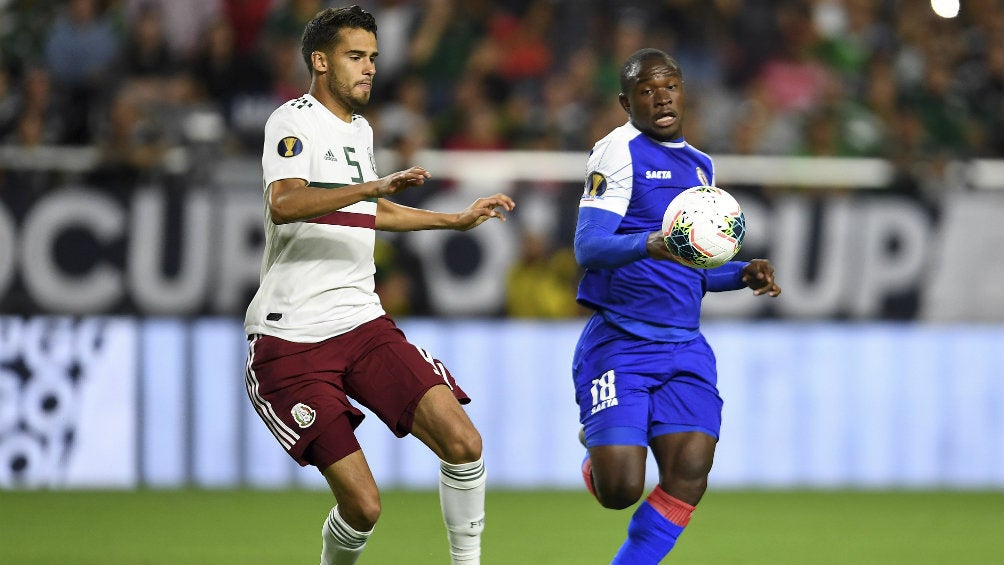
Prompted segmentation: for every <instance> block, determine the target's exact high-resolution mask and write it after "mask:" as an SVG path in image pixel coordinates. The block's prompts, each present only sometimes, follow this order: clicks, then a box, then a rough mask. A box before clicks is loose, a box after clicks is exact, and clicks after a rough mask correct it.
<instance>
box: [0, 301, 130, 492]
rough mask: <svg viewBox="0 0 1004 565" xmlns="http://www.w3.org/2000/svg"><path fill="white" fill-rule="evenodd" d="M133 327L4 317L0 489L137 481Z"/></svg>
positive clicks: (117, 322)
mask: <svg viewBox="0 0 1004 565" xmlns="http://www.w3.org/2000/svg"><path fill="white" fill-rule="evenodd" d="M136 327H137V322H135V321H133V320H128V319H121V318H88V319H84V320H75V319H71V318H68V317H58V318H56V317H36V318H30V319H22V318H15V317H0V489H2V488H11V487H28V488H51V487H76V488H99V487H101V488H104V487H125V486H132V485H134V484H136V483H137V481H138V480H139V477H138V473H137V466H136V461H137V459H136V456H137V450H136V445H137V437H136V430H137V429H138V427H139V425H138V424H139V412H138V410H137V406H136V398H137V383H136V365H137V354H138V348H137V343H136Z"/></svg>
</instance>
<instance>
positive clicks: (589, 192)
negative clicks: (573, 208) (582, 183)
mask: <svg viewBox="0 0 1004 565" xmlns="http://www.w3.org/2000/svg"><path fill="white" fill-rule="evenodd" d="M606 191H607V177H605V176H603V173H599V172H597V171H593V172H591V173H589V178H587V179H586V187H585V193H584V194H583V195H582V196H583V198H600V197H602V196H603V193H604V192H606Z"/></svg>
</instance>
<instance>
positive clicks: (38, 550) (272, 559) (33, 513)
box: [0, 491, 1004, 565]
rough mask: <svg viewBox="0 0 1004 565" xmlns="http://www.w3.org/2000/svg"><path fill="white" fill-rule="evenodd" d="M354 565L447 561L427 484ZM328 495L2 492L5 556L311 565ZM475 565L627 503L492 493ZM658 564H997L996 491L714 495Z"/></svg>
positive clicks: (603, 558) (387, 508) (582, 527)
mask: <svg viewBox="0 0 1004 565" xmlns="http://www.w3.org/2000/svg"><path fill="white" fill-rule="evenodd" d="M383 503H384V510H383V515H382V517H381V520H380V523H379V524H378V525H377V529H376V532H375V533H374V535H373V537H372V538H371V539H370V543H369V545H368V546H367V549H366V552H365V553H364V554H363V556H362V558H361V559H360V560H359V565H426V564H429V565H432V564H437V565H438V564H445V563H448V562H449V558H448V555H447V550H446V542H445V533H444V530H443V526H442V519H441V517H440V515H439V503H438V498H437V495H436V493H434V492H400V491H392V492H385V493H384V496H383ZM330 506H331V500H330V495H328V494H327V493H325V492H323V491H281V492H254V491H181V492H175V491H142V492H0V564H3V565H92V564H93V565H203V564H205V565H209V564H212V565H279V564H283V565H290V564H310V565H313V564H316V563H317V560H318V552H319V549H320V534H319V532H320V525H321V521H322V519H323V518H324V515H325V513H326V512H327V511H328V509H329V508H330ZM488 512H489V514H488V519H487V530H486V533H485V537H484V554H483V560H482V563H483V565H587V564H604V563H608V562H609V559H610V558H611V556H612V555H613V553H614V551H616V548H617V546H618V545H619V544H620V541H621V539H622V537H623V535H624V529H625V526H626V524H627V520H628V518H629V516H630V510H625V511H621V512H615V511H611V510H604V509H602V508H600V507H599V505H597V504H596V503H595V502H594V501H592V500H591V499H590V498H589V496H588V495H587V494H585V492H581V493H580V492H544V491H529V492H528V491H491V492H489V495H488ZM665 563H669V564H672V563H679V564H687V565H759V564H763V565H767V564H770V565H787V564H790V565H838V564H839V565H850V564H854V565H940V564H944V565H1001V564H1004V492H1001V491H996V492H860V491H854V492H790V491H777V492H774V491H762V492H734V491H711V492H709V493H708V494H707V495H706V496H705V499H704V501H703V502H702V503H701V506H700V507H699V509H698V512H697V513H696V514H695V516H694V519H693V521H691V523H690V526H689V527H688V528H687V531H686V532H685V533H684V535H683V537H682V538H681V541H680V543H679V544H678V545H677V548H676V549H675V550H674V551H673V553H671V554H670V556H669V557H668V558H667V559H666V560H665Z"/></svg>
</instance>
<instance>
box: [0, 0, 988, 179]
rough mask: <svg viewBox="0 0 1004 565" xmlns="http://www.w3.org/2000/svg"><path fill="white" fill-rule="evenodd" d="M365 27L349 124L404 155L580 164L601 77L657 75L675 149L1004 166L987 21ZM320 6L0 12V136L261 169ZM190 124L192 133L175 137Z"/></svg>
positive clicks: (476, 0) (448, 16)
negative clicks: (447, 153)
mask: <svg viewBox="0 0 1004 565" xmlns="http://www.w3.org/2000/svg"><path fill="white" fill-rule="evenodd" d="M357 1H358V3H359V4H360V5H362V6H363V7H364V8H366V9H368V10H370V11H372V12H373V13H374V14H375V15H376V17H377V20H378V25H379V32H378V36H379V40H380V51H381V53H380V58H379V61H378V75H377V77H378V78H377V85H376V92H375V93H374V96H373V98H372V102H371V107H370V108H368V109H367V116H368V117H369V118H370V120H371V122H372V123H373V124H374V126H375V128H376V130H377V138H378V140H379V143H381V144H383V145H385V146H391V147H396V148H400V149H402V150H409V149H412V148H415V147H436V148H444V149H509V148H525V149H558V150H587V149H588V148H589V147H590V146H591V145H592V143H593V142H594V141H595V140H597V139H598V138H599V137H601V136H602V135H603V134H604V133H605V132H606V131H608V130H609V129H611V128H612V127H614V126H616V125H618V124H620V123H621V122H623V121H624V114H623V111H622V110H621V109H620V108H619V106H618V105H617V102H616V94H617V92H618V90H619V89H618V84H617V70H618V66H619V64H620V63H621V62H622V61H623V60H624V58H625V57H626V56H627V55H628V54H629V53H631V52H633V51H634V50H636V49H638V48H640V47H643V46H654V47H658V48H661V49H664V50H666V51H668V52H669V53H671V54H673V55H674V56H675V57H676V58H677V59H678V60H679V61H680V63H681V65H682V67H683V69H684V73H685V79H686V83H687V87H688V92H689V94H690V97H689V104H690V114H689V118H688V123H687V136H688V139H689V140H690V141H691V143H693V144H694V145H697V146H699V147H702V148H704V149H706V150H707V151H709V152H712V153H733V154H769V155H835V156H846V155H851V156H878V157H888V158H892V159H907V160H909V159H913V158H927V157H931V156H943V155H947V156H951V157H962V158H967V157H1004V40H1002V39H1001V38H1002V37H1004V6H1002V4H1004V2H1002V1H1001V0H964V1H963V2H962V10H961V13H960V14H959V16H958V17H957V18H953V19H943V18H940V17H938V16H936V15H935V14H934V12H933V11H932V10H931V9H930V8H929V6H927V3H926V2H920V1H918V0H496V1H489V0H357ZM333 4H335V3H333V2H328V1H322V0H0V7H2V12H0V34H2V40H0V60H2V61H3V66H2V68H0V136H2V138H3V139H4V140H5V142H6V143H9V144H10V143H13V144H29V145H30V144H37V143H47V144H70V145H73V144H100V145H102V146H104V147H106V148H107V149H108V150H109V151H110V153H111V154H114V155H117V156H118V158H120V159H122V160H124V161H126V162H127V163H131V164H133V165H135V166H140V167H143V166H152V165H153V164H155V163H156V162H157V160H158V157H159V156H160V155H161V152H162V151H163V150H164V149H165V147H167V146H170V145H171V144H177V143H185V142H192V141H195V142H199V141H207V140H214V139H217V138H218V139H220V140H222V141H224V142H225V144H224V146H223V147H224V150H225V151H228V152H246V153H250V154H254V153H257V152H258V151H260V145H259V139H258V137H257V136H258V135H260V130H261V126H262V120H263V117H264V116H267V115H268V113H269V112H270V111H271V110H272V109H273V108H274V107H275V106H276V105H278V104H279V103H281V102H282V101H284V100H286V99H289V98H293V97H296V96H298V95H299V94H300V93H302V92H304V91H305V90H306V88H307V85H308V74H307V71H306V67H305V65H304V63H303V60H302V57H301V55H300V52H299V39H300V34H301V32H302V29H303V25H304V24H305V23H306V22H307V21H308V20H309V19H310V18H311V17H312V16H313V15H314V14H315V13H316V12H317V11H318V10H320V9H322V8H325V7H327V6H329V5H333ZM193 116H196V117H195V118H193Z"/></svg>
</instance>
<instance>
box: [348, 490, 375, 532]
mask: <svg viewBox="0 0 1004 565" xmlns="http://www.w3.org/2000/svg"><path fill="white" fill-rule="evenodd" d="M338 512H339V513H340V514H341V515H342V518H343V519H344V520H345V521H346V522H347V523H348V524H349V525H350V526H352V527H353V528H354V529H356V530H359V531H360V532H368V531H370V530H372V529H373V526H375V525H376V523H377V520H379V519H380V512H381V506H380V499H379V497H378V498H367V499H365V500H355V501H345V502H339V504H338Z"/></svg>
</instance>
